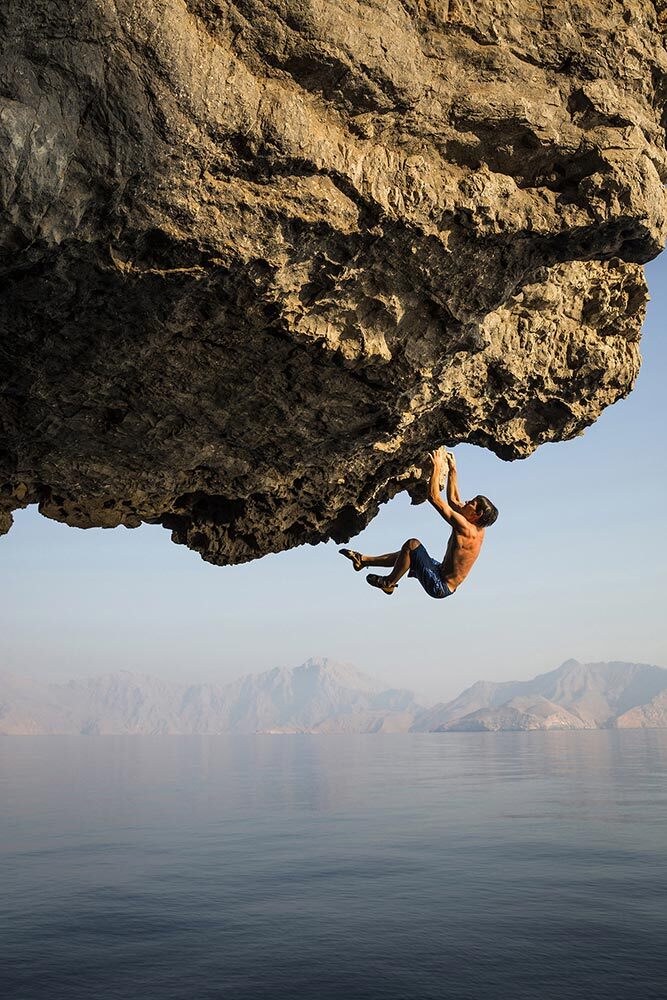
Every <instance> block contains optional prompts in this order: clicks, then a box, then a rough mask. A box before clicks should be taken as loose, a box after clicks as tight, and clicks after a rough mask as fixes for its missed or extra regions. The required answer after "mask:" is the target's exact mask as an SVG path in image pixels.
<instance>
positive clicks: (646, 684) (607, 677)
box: [0, 657, 667, 735]
mask: <svg viewBox="0 0 667 1000" xmlns="http://www.w3.org/2000/svg"><path fill="white" fill-rule="evenodd" d="M600 728H614V729H628V728H667V670H666V669H664V668H663V667H658V666H654V665H651V664H641V663H625V662H622V661H618V660H614V661H611V662H596V663H588V664H585V663H579V662H578V661H577V660H573V659H570V660H566V661H565V662H564V663H562V664H561V665H560V666H559V667H556V668H555V669H554V670H550V671H547V672H546V673H543V674H539V675H537V676H536V677H533V678H531V679H529V680H522V681H501V682H495V681H477V682H475V683H474V684H472V685H471V686H470V687H468V688H466V689H465V690H464V691H462V692H461V694H460V695H458V696H457V697H456V698H454V699H452V701H450V702H446V703H443V702H440V703H438V704H436V705H433V706H431V707H423V706H421V705H419V704H418V702H417V700H416V697H415V694H414V692H413V691H412V690H409V689H407V688H393V687H387V686H385V685H384V684H383V682H382V681H380V680H378V679H376V678H373V677H370V676H369V675H368V674H365V673H363V672H361V671H359V670H357V668H356V667H354V666H353V665H352V664H349V663H338V662H336V661H334V660H331V659H329V658H327V657H311V658H310V659H309V660H306V661H305V662H304V663H302V664H299V665H298V666H297V667H274V668H271V669H269V670H266V671H263V672H261V673H255V674H245V675H243V676H241V677H238V678H237V679H236V680H234V681H231V682H229V683H227V684H223V685H219V684H211V683H201V682H188V681H178V682H174V681H166V680H163V679H161V678H158V677H154V676H152V675H150V674H145V673H139V672H137V673H134V672H132V671H127V670H119V671H115V672H110V673H106V674H103V675H100V676H98V677H86V678H82V679H73V680H70V681H66V682H64V683H53V682H51V683H49V682H44V683H42V682H39V681H36V680H34V679H31V678H21V677H17V676H16V675H12V674H9V673H4V674H0V734H2V735H26V734H35V735H38V734H40V735H41V734H77V733H78V734H85V735H95V734H100V735H101V734H142V735H158V734H165V735H166V734H201V735H204V734H218V733H245V734H250V733H272V734H278V733H312V734H325V733H331V734H333V733H353V732H356V733H389V732H413V733H426V732H498V731H503V730H512V731H517V730H518V731H524V730H526V731H527V730H536V729H542V730H552V729H559V730H576V729H600Z"/></svg>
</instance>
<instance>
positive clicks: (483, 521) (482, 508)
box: [475, 496, 498, 528]
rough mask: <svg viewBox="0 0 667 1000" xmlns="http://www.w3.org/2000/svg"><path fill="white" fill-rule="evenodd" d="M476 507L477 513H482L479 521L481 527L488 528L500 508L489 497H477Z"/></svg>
mask: <svg viewBox="0 0 667 1000" xmlns="http://www.w3.org/2000/svg"><path fill="white" fill-rule="evenodd" d="M475 507H476V508H477V513H478V514H481V515H482V516H481V517H480V519H479V521H478V522H477V523H478V525H479V526H480V528H488V527H489V525H491V524H493V522H494V521H495V520H496V518H497V517H498V508H497V507H495V506H494V505H493V504H492V503H491V501H490V500H489V498H488V497H483V496H479V497H475Z"/></svg>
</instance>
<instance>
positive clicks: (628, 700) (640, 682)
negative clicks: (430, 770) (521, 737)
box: [412, 660, 667, 732]
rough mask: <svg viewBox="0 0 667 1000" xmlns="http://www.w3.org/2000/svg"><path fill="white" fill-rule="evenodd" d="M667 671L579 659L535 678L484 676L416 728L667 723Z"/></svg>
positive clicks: (419, 719) (428, 713) (595, 726)
mask: <svg viewBox="0 0 667 1000" xmlns="http://www.w3.org/2000/svg"><path fill="white" fill-rule="evenodd" d="M666 707H667V670H665V669H664V668H662V667H654V666H651V665H649V664H644V663H622V662H613V663H578V662H577V660H566V661H565V663H563V664H561V666H560V667H558V668H557V669H556V670H551V671H549V673H547V674H540V675H539V676H538V677H534V678H533V679H532V680H529V681H506V682H503V683H500V684H496V683H492V682H489V681H478V683H477V684H473V685H472V687H469V688H468V689H467V690H466V691H463V693H462V694H460V695H459V696H458V698H455V699H454V700H453V701H450V702H448V703H447V704H440V705H435V706H434V707H433V708H430V709H427V710H426V711H424V712H422V713H421V714H420V715H419V716H418V717H417V718H416V719H415V721H414V723H413V726H412V730H413V732H433V731H436V732H446V731H473V732H477V731H491V732H495V731H498V730H524V729H603V728H612V729H616V728H618V729H630V728H657V729H661V728H664V727H665V726H666V725H667V712H666V711H665V708H666Z"/></svg>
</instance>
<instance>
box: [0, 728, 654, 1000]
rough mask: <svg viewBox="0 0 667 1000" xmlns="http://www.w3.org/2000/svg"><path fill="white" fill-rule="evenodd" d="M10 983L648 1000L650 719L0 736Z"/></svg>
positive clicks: (247, 997)
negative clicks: (558, 727) (547, 728)
mask: <svg viewBox="0 0 667 1000" xmlns="http://www.w3.org/2000/svg"><path fill="white" fill-rule="evenodd" d="M0 783H1V787H2V814H1V818H0V843H1V845H2V856H1V861H0V864H1V871H0V875H1V877H2V886H3V905H2V908H1V914H2V915H1V917H0V950H1V951H2V954H1V955H0V959H1V961H2V970H3V974H2V985H3V991H4V995H6V996H7V997H11V998H12V1000H38V998H39V1000H44V998H46V997H60V996H63V997H67V998H68V1000H90V998H91V997H94V998H95V1000H121V998H122V1000H134V998H140V997H141V998H142V1000H143V998H145V997H158V998H160V1000H184V998H186V997H188V998H189V997H193V998H196V1000H213V998H223V997H224V998H225V1000H257V998H258V997H270V998H272V1000H273V998H286V1000H287V998H289V1000H293V998H295V997H303V998H308V1000H310V998H318V1000H329V998H332V1000H333V998H334V997H335V998H341V997H345V998H350V1000H379V998H382V1000H399V998H401V1000H405V998H410V1000H436V998H437V1000H443V998H446V1000H480V998H499V1000H504V998H508V1000H510V998H511V1000H524V998H525V1000H528V998H531V1000H532V998H536V1000H537V998H538V997H539V998H541V1000H545V998H546V1000H551V998H553V1000H556V998H558V1000H563V998H565V1000H571V998H572V1000H573V998H581V1000H591V998H599V997H600V998H601V997H610V998H613V1000H623V998H628V1000H630V998H633V1000H634V998H636V997H641V998H642V1000H664V996H665V981H666V978H667V962H666V959H665V952H664V941H665V937H666V935H667V908H666V907H665V891H666V890H667V837H665V824H666V822H667V732H665V731H658V730H634V731H618V730H607V731H570V732H530V733H524V732H521V733H497V734H488V733H428V734H423V735H422V734H407V735H397V736H392V735H387V736H384V737H382V738H378V737H376V736H372V735H348V736H319V737H311V736H299V735H286V736H283V737H281V738H280V739H275V738H271V737H268V736H266V737H265V736H258V737H257V736H255V737H253V736H249V737H243V736H218V737H189V736H184V737H179V738H173V739H164V738H160V737H143V736H135V737H115V736H109V737H105V738H101V737H68V736H64V737H57V738H56V737H53V738H44V737H25V738H23V739H15V738H11V737H0Z"/></svg>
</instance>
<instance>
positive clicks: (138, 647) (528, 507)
mask: <svg viewBox="0 0 667 1000" xmlns="http://www.w3.org/2000/svg"><path fill="white" fill-rule="evenodd" d="M647 274H648V280H649V286H650V290H651V295H652V301H651V303H650V305H649V314H648V319H647V322H646V325H645V328H644V336H643V341H642V354H643V356H644V365H643V368H642V372H641V374H640V377H639V381H638V383H637V387H636V389H635V391H634V392H633V393H632V394H631V396H630V397H629V398H628V399H627V400H624V401H622V402H620V403H617V404H616V406H613V407H611V408H609V409H607V410H606V411H605V412H604V413H603V415H602V417H601V418H600V420H599V421H598V422H597V424H595V426H593V427H591V428H589V430H587V431H586V433H585V434H584V436H583V437H581V438H578V439H576V440H575V441H570V442H567V443H564V444H557V445H546V446H544V447H543V448H541V449H540V450H539V451H538V452H537V453H536V454H535V455H533V456H532V457H531V458H529V459H527V460H525V461H522V462H513V463H504V462H501V461H500V460H499V459H497V458H496V457H495V456H493V455H492V454H490V453H489V452H485V451H482V450H480V449H478V448H472V447H467V446H462V447H459V448H457V449H456V455H457V459H458V467H459V480H460V485H461V492H462V495H464V496H465V495H467V496H472V495H474V494H475V493H486V494H487V495H488V496H490V497H491V498H492V499H493V500H494V502H495V503H496V504H497V506H498V507H499V509H500V517H499V519H498V522H497V523H496V525H494V526H493V527H492V528H490V529H489V530H488V531H487V536H486V541H485V547H484V550H483V553H482V556H481V558H480V561H479V562H478V563H477V565H476V566H475V568H474V570H473V572H472V574H471V576H470V577H469V578H468V580H466V583H465V585H464V586H463V587H462V588H461V589H460V590H459V591H458V592H457V594H456V595H455V596H454V597H452V598H450V599H448V600H446V601H434V600H432V599H431V598H429V597H427V596H426V595H425V594H424V592H423V591H422V590H421V587H420V586H419V585H418V584H417V582H416V581H414V580H408V579H407V578H405V579H404V580H403V582H402V583H401V584H400V586H399V588H398V590H397V591H396V593H395V594H394V595H393V596H392V597H386V596H385V595H384V594H381V593H379V592H378V591H376V590H373V589H372V588H371V587H369V586H368V585H367V584H366V583H365V580H364V574H362V573H359V574H356V573H354V571H353V570H352V567H351V565H350V564H349V563H348V562H347V561H346V560H344V559H343V558H342V557H341V556H339V555H338V554H337V549H338V546H337V545H335V544H334V543H333V542H330V543H328V544H326V545H318V546H316V547H311V546H303V547H301V548H299V549H294V550H292V551H291V552H287V553H282V554H280V555H274V556H267V557H265V558H264V559H262V560H259V561H258V562H255V563H252V564H250V565H245V566H235V567H215V566H209V565H208V564H207V563H204V562H202V561H201V559H200V558H199V556H198V555H196V554H195V553H194V552H190V551H189V550H187V549H185V548H183V547H182V546H177V545H173V544H172V543H171V541H170V538H169V533H168V532H166V531H165V530H164V529H163V528H159V527H155V526H150V525H145V526H143V527H141V528H138V529H136V530H132V531H130V530H127V529H125V528H116V529H114V530H102V529H93V530H89V531H82V530H79V529H77V528H69V527H66V526H65V525H61V524H57V523H55V522H53V521H48V520H46V519H45V518H42V517H41V516H40V515H39V514H38V513H37V511H36V508H29V509H28V510H25V511H18V512H17V513H16V515H15V525H14V528H13V529H12V531H11V532H10V533H9V535H7V536H5V537H4V538H1V539H0V582H1V585H2V593H3V596H2V600H1V601H0V634H1V636H2V639H1V640H0V641H1V642H2V647H3V649H2V666H3V667H4V668H6V669H8V670H10V671H16V672H23V673H28V674H34V675H38V676H42V677H52V678H54V679H68V678H70V677H72V676H78V675H83V674H97V673H102V672H106V671H109V670H115V669H118V668H122V669H129V670H135V671H142V672H146V673H152V674H157V675H160V676H164V677H169V678H176V677H178V678H184V677H191V678H192V679H193V680H207V681H218V682H224V681H227V680H231V679H233V678H234V677H237V676H238V675H239V674H241V673H246V672H248V671H258V670H265V669H268V668H270V667H273V666H296V665H297V664H298V663H301V662H303V661H304V660H305V659H307V658H308V657H310V656H329V657H332V658H334V659H338V660H345V661H349V662H352V663H354V664H355V665H356V666H357V667H358V668H359V669H361V670H364V671H367V672H369V673H371V674H374V675H376V676H378V677H380V678H382V679H383V680H386V681H387V682H388V683H392V684H396V685H400V686H410V687H413V688H415V689H416V690H417V691H418V693H421V694H422V695H423V696H424V697H426V698H429V699H432V700H435V699H438V698H449V697H451V696H454V695H455V694H458V693H459V691H460V690H461V689H462V688H463V687H466V686H467V685H469V684H471V683H473V682H474V681H475V680H479V679H488V680H511V679H520V678H525V677H531V676H533V675H534V674H536V673H538V672H543V671H545V670H549V669H552V668H553V667H555V666H558V665H559V664H560V663H561V662H562V661H563V660H565V659H567V658H568V657H570V656H573V657H575V658H576V659H579V660H582V661H593V660H611V659H617V660H626V661H633V662H645V663H655V664H658V665H661V666H667V638H666V629H665V617H666V614H667V612H666V610H665V607H666V604H665V597H666V596H667V587H666V585H665V584H666V579H667V571H666V568H665V567H666V564H667V558H666V557H667V543H666V541H665V511H666V510H667V495H666V488H667V476H666V473H665V469H666V463H665V440H666V437H667V434H666V432H667V426H666V425H667V420H666V419H665V418H666V414H667V402H666V398H665V397H666V395H667V384H666V382H665V359H666V358H667V344H665V340H664V337H663V336H662V333H663V328H664V326H665V317H667V281H666V278H667V255H663V257H662V258H660V259H659V260H658V261H654V262H653V263H652V264H650V265H649V266H648V267H647ZM447 534H448V528H447V525H446V524H445V523H444V521H442V520H441V519H440V518H439V517H438V516H437V514H436V513H435V512H434V511H433V510H432V508H430V507H429V506H428V505H427V504H424V505H422V506H419V507H411V506H410V504H409V502H408V501H407V499H406V498H404V497H397V498H396V499H395V500H394V501H392V502H391V503H390V504H387V505H386V506H385V507H384V508H383V509H382V511H381V513H380V515H379V516H378V517H377V518H376V519H375V521H373V522H372V524H371V525H370V526H369V527H368V528H367V529H366V530H365V531H364V532H363V533H362V534H361V535H359V536H358V537H357V538H356V539H355V540H354V541H353V542H351V543H349V544H350V545H351V546H353V547H354V548H358V549H361V550H363V551H366V552H386V551H392V550H394V549H397V548H398V547H399V546H400V544H401V543H402V542H403V541H404V540H405V539H406V538H409V537H411V536H417V537H418V538H421V539H422V540H423V541H424V543H425V544H426V546H427V548H428V549H429V551H430V552H431V553H432V554H433V555H437V556H438V557H440V556H441V554H442V552H443V550H444V547H445V544H446V539H447Z"/></svg>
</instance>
